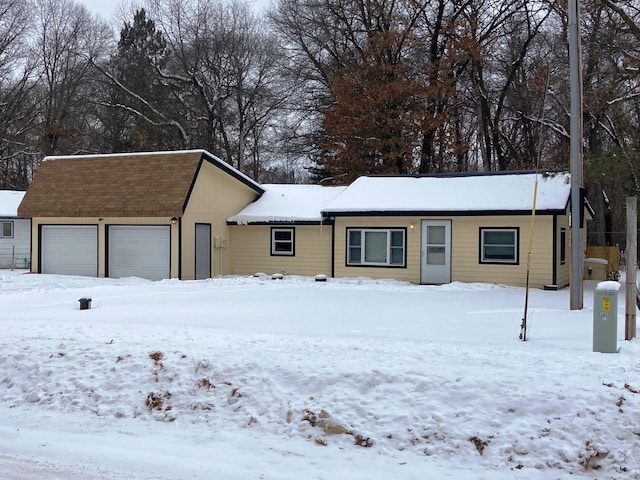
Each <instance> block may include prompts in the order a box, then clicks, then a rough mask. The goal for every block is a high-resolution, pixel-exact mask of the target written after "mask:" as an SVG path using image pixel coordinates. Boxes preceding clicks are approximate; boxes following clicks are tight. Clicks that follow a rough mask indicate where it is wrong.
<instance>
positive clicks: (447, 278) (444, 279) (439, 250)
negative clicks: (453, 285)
mask: <svg viewBox="0 0 640 480" xmlns="http://www.w3.org/2000/svg"><path fill="white" fill-rule="evenodd" d="M449 282H451V220H423V221H422V239H421V254H420V283H430V284H440V283H449Z"/></svg>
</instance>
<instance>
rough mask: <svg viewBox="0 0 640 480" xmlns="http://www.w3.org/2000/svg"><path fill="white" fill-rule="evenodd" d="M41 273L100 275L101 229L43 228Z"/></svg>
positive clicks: (47, 226) (93, 226)
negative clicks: (99, 250)
mask: <svg viewBox="0 0 640 480" xmlns="http://www.w3.org/2000/svg"><path fill="white" fill-rule="evenodd" d="M40 246H41V250H40V252H41V257H40V258H41V264H40V271H41V272H42V273H51V274H58V275H84V276H88V277H97V276H98V227H97V226H95V225H43V226H42V229H41V236H40Z"/></svg>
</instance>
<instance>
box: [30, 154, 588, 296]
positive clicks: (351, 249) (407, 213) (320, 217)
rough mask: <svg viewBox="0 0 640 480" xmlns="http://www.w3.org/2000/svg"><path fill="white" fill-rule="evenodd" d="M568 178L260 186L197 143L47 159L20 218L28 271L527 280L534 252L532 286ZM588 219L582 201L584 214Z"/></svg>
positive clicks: (558, 232) (548, 275) (438, 177)
mask: <svg viewBox="0 0 640 480" xmlns="http://www.w3.org/2000/svg"><path fill="white" fill-rule="evenodd" d="M569 179H570V177H569V174H567V173H557V174H536V173H534V172H501V173H475V174H434V175H404V176H364V177H360V178H358V179H357V180H356V181H355V182H353V183H352V184H351V185H349V186H348V187H330V186H327V187H324V186H318V185H259V184H258V183H256V182H254V181H253V180H251V179H249V178H248V177H246V176H245V175H243V174H242V173H240V172H239V171H237V170H236V169H234V168H232V167H230V166H229V165H227V164H226V163H224V162H222V161H221V160H219V159H218V158H216V157H215V156H213V155H211V154H210V153H208V152H206V151H203V150H192V151H181V152H161V153H137V154H116V155H94V156H76V157H54V158H47V159H46V160H45V161H44V162H43V163H42V165H41V166H40V168H39V169H38V171H37V172H36V175H35V178H34V180H33V183H32V185H31V186H30V188H29V190H28V191H27V193H26V195H25V197H24V200H23V201H22V203H21V205H20V207H19V209H18V213H19V214H20V215H21V216H25V217H26V216H28V217H32V226H31V237H32V251H33V252H34V255H33V258H32V271H34V272H41V273H63V274H64V273H67V274H80V275H91V276H108V277H122V276H140V277H144V278H149V279H161V278H180V279H184V280H190V279H202V278H208V277H211V276H217V275H226V274H238V275H252V274H255V273H257V272H265V273H268V274H272V273H276V272H278V273H283V274H286V275H308V276H313V275H316V274H325V275H327V276H330V277H360V276H366V277H371V278H395V279H398V280H404V281H409V282H413V283H416V284H441V283H449V282H453V281H461V282H493V283H501V284H509V285H524V284H525V281H526V271H527V257H528V252H529V250H530V251H531V262H530V269H529V270H530V275H529V284H530V285H531V286H533V287H543V286H553V287H555V288H561V287H564V286H566V285H568V284H569V277H570V269H569V261H570V255H569V248H568V246H569V245H570V234H571V232H570V229H569V222H570V208H569V205H570V201H569V200H570V192H571V185H570V181H569ZM536 183H537V185H538V186H537V195H536V208H535V211H536V215H535V217H532V215H531V211H532V207H533V197H534V185H536ZM590 215H592V212H591V211H590V210H589V208H588V206H586V207H585V212H584V213H583V215H581V222H582V219H583V218H586V219H589V218H590ZM532 226H533V229H532ZM582 233H583V241H584V242H585V244H586V228H583V229H582Z"/></svg>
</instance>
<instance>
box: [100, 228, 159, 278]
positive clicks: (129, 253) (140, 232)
mask: <svg viewBox="0 0 640 480" xmlns="http://www.w3.org/2000/svg"><path fill="white" fill-rule="evenodd" d="M108 231H109V257H108V264H109V276H110V277H112V278H120V277H140V278H147V279H149V280H161V279H164V278H170V276H171V274H170V245H171V241H170V228H169V227H168V226H150V225H111V226H109V230H108Z"/></svg>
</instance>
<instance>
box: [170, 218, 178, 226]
mask: <svg viewBox="0 0 640 480" xmlns="http://www.w3.org/2000/svg"><path fill="white" fill-rule="evenodd" d="M176 223H178V219H177V218H176V217H171V224H172V225H175V224H176Z"/></svg>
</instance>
